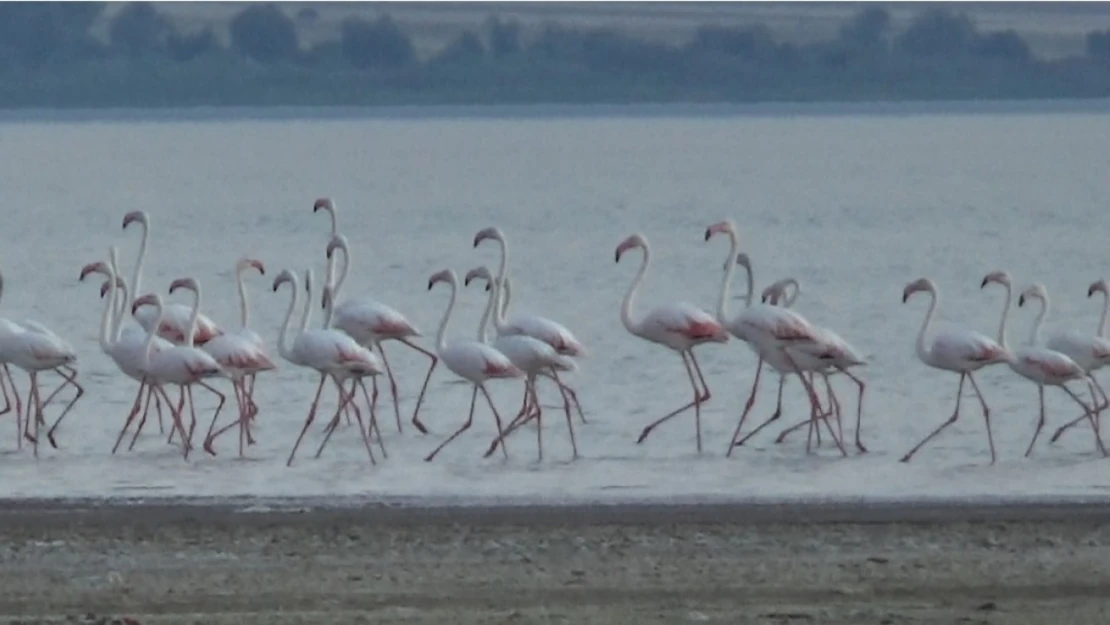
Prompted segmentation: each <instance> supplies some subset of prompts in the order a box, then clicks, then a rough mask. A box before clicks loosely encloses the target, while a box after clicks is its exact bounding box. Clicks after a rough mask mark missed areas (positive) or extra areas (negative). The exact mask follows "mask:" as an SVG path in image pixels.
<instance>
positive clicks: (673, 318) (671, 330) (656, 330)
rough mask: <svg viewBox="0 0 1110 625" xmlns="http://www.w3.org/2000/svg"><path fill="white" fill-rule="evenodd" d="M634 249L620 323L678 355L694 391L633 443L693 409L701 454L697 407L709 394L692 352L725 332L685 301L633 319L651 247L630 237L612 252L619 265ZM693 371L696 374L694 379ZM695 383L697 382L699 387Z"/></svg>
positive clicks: (719, 339) (724, 338)
mask: <svg viewBox="0 0 1110 625" xmlns="http://www.w3.org/2000/svg"><path fill="white" fill-rule="evenodd" d="M634 249H641V250H643V260H642V261H641V262H640V269H639V271H637V272H636V277H635V278H633V280H632V284H631V285H630V286H629V288H628V293H626V294H625V296H624V302H623V303H622V304H621V322H622V323H624V327H625V329H627V330H628V331H629V332H630V333H632V335H634V336H638V337H640V338H642V339H644V340H646V341H650V342H652V343H657V344H659V345H662V346H664V347H667V348H669V349H672V350H674V351H675V352H678V355H679V356H680V357H681V358H682V365H683V366H684V367H685V368H686V375H687V376H689V378H690V386H692V387H693V389H694V400H693V401H691V402H690V403H688V404H686V405H685V406H682V407H681V408H678V409H676V410H673V411H671V412H670V413H668V414H667V415H665V416H664V417H663V418H661V419H658V420H656V421H654V422H652V423H650V424H648V426H647V427H645V428H644V430H643V431H642V432H641V433H640V437H639V438H638V439H636V442H637V443H642V442H644V439H646V438H647V437H648V434H651V431H652V430H653V429H655V428H656V427H657V426H659V425H660V424H662V423H664V422H666V421H668V420H670V419H671V418H673V417H675V416H678V415H679V414H682V413H683V412H685V411H686V410H689V409H690V408H693V409H694V427H695V431H696V432H697V446H698V453H701V405H702V403H704V402H706V401H708V400H709V396H710V393H709V386H708V385H706V383H705V378H704V377H703V376H702V374H701V367H699V366H698V361H697V358H695V356H694V351H693V350H694V347H696V346H698V345H701V344H702V343H710V342H712V343H727V342H728V332H726V331H725V329H724V328H723V327H722V326H721V324H720V323H719V322H717V320H715V319H714V318H713V317H712V316H710V314H709V313H707V312H705V311H704V310H701V309H700V308H696V307H694V306H693V305H691V304H687V303H685V302H680V303H677V304H668V305H664V306H660V307H658V308H655V309H653V310H651V311H650V312H648V313H647V314H646V315H644V316H643V317H641V318H640V319H633V318H632V309H633V307H634V305H635V301H636V295H637V293H638V292H639V289H640V283H642V282H643V281H644V275H645V274H646V273H647V269H648V265H649V264H650V263H651V248H650V246H649V245H648V242H647V239H646V238H645V237H644V236H643V235H642V234H633V235H631V236H629V237H628V238H626V239H625V240H623V241H621V243H620V245H618V246H617V251H616V262H618V263H619V262H620V260H621V256H622V255H624V253H625V252H628V251H629V250H634ZM691 365H692V366H693V368H692V369H691ZM694 372H697V379H695V377H694ZM698 382H700V383H701V386H700V387H699V386H698ZM703 389H704V390H703Z"/></svg>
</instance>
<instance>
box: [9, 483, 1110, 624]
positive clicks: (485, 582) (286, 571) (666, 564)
mask: <svg viewBox="0 0 1110 625" xmlns="http://www.w3.org/2000/svg"><path fill="white" fill-rule="evenodd" d="M1108 519H1110V505H1104V504H1066V505H1055V506H1054V505H1044V504H1028V505H993V506H968V505H932V504H922V505H915V506H905V505H879V506H875V505H867V506H864V505H846V504H810V505H765V504H757V505H751V504H749V505H706V506H666V505H654V506H599V507H561V508H555V507H550V508H540V507H529V508H519V507H518V508H513V507H505V508H495V507H485V508H451V507H441V508H413V507H399V506H386V507H383V506H365V507H358V508H338V509H336V508H332V509H307V508H306V507H305V506H303V505H299V504H298V505H295V506H292V507H274V506H269V510H263V509H262V507H260V506H256V507H255V508H253V509H252V508H246V507H244V506H242V505H238V504H237V505H221V506H188V505H176V504H171V503H155V504H142V505H127V506H123V505H102V506H90V505H89V504H88V503H68V504H62V503H44V502H22V503H16V502H8V503H3V504H2V506H0V536H2V538H3V540H2V541H0V559H2V566H0V622H5V623H9V622H10V623H54V622H67V621H66V618H67V616H68V617H77V622H82V621H83V620H84V615H85V614H87V613H92V614H96V615H110V616H124V615H126V616H129V617H131V618H134V619H136V621H137V622H139V623H143V624H144V625H145V624H148V623H175V624H176V623H197V624H200V623H204V624H209V625H216V624H222V623H229V624H230V623H237V624H244V625H246V624H253V623H267V624H275V625H276V624H286V623H305V624H307V623H314V624H315V623H325V622H326V623H337V624H345V623H370V622H404V623H458V624H460V625H466V624H477V623H525V624H527V623H606V624H614V625H615V624H624V623H629V624H631V623H636V624H637V625H644V624H649V623H650V624H654V623H660V624H662V623H667V624H675V623H685V622H690V623H730V624H749V623H751V624H754V623H760V624H763V623H767V624H783V623H790V624H795V623H822V624H826V623H845V624H847V623H852V624H870V623H886V624H890V625H895V624H903V623H914V624H922V623H926V624H931V623H936V624H940V623H945V624H950V623H1006V624H1008V625H1024V624H1034V623H1036V624H1041V623H1057V622H1059V623H1065V622H1066V623H1069V624H1079V623H1099V624H1102V623H1106V622H1110V592H1108V590H1107V589H1110V524H1108V523H1106V521H1107V520H1108ZM68 622H73V621H72V620H70V621H68ZM90 622H95V621H90ZM108 622H110V621H108Z"/></svg>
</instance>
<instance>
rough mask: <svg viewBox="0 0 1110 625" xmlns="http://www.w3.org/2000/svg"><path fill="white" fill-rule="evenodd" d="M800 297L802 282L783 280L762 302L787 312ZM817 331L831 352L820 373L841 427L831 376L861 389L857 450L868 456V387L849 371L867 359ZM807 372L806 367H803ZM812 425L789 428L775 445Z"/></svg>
mask: <svg viewBox="0 0 1110 625" xmlns="http://www.w3.org/2000/svg"><path fill="white" fill-rule="evenodd" d="M790 286H793V287H794V290H793V293H791V294H789V296H788V295H787V288H788V287H790ZM800 293H801V287H800V286H799V285H798V281H797V280H796V279H794V278H783V279H781V280H778V281H776V282H773V283H771V284H770V285H769V286H767V288H765V289H764V290H763V293H762V295H761V301H763V302H764V303H770V304H773V305H776V306H782V307H783V308H790V307H791V306H793V305H794V302H795V301H796V300H797V299H798V295H799V294H800ZM780 302H781V303H780ZM817 329H818V330H819V331H820V332H821V334H822V336H823V338H824V340H825V343H826V344H827V345H828V346H829V347H830V348H831V349H830V350H829V351H828V352H827V357H826V358H824V359H820V362H821V364H822V365H824V369H818V370H817V372H818V373H820V374H821V375H822V377H823V378H824V380H825V388H826V390H828V396H829V404H830V407H831V408H833V409H834V410H835V412H836V420H837V424H838V426H839V424H840V402H839V401H838V400H837V398H836V393H835V392H833V388H832V385H831V384H830V383H829V376H831V375H834V374H835V373H837V372H840V373H843V374H844V375H846V376H847V377H848V378H850V379H851V380H852V381H853V382H854V383H855V384H856V386H857V387H858V388H859V395H858V397H857V399H856V449H857V450H859V452H860V453H861V454H862V453H867V447H865V446H864V445H863V441H862V440H861V437H860V432H861V427H860V424H861V423H862V421H863V393H864V390H865V389H866V385H865V384H864V382H863V380H861V379H859V378H858V377H856V376H855V375H854V374H853V373H852V372H850V371H848V369H849V368H850V367H858V366H862V365H865V364H867V361H866V359H864V357H863V355H862V354H860V353H859V351H857V350H856V348H854V347H852V345H851V344H850V343H848V341H846V340H844V338H843V337H841V336H840V335H839V334H837V333H836V332H834V331H832V330H831V329H829V328H825V327H818V328H817ZM795 357H796V359H798V360H805V359H806V355H805V354H796V355H795ZM803 368H805V367H804V366H803ZM809 383H810V386H812V385H813V373H812V370H811V373H810V379H809ZM811 423H812V421H809V420H806V421H802V422H801V423H797V424H795V425H793V426H790V427H788V428H786V429H785V430H783V431H782V432H780V433H779V435H778V438H776V439H775V442H776V443H781V442H783V441H784V440H786V437H787V436H788V435H789V434H790V433H791V432H794V431H795V430H798V429H801V428H803V427H805V426H807V425H810V424H811ZM840 437H841V439H843V437H844V435H843V430H841V433H840Z"/></svg>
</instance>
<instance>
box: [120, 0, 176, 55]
mask: <svg viewBox="0 0 1110 625" xmlns="http://www.w3.org/2000/svg"><path fill="white" fill-rule="evenodd" d="M170 32H171V28H170V23H169V20H167V19H166V17H165V16H164V15H162V14H161V13H159V12H158V9H156V8H154V5H153V4H152V3H150V2H129V3H127V5H125V6H124V7H123V8H122V9H120V11H119V13H116V16H115V17H114V18H112V23H111V24H110V25H109V26H108V38H109V40H110V41H111V42H112V46H114V47H116V48H119V49H120V50H122V51H124V52H126V53H127V54H129V55H131V56H134V57H138V56H143V55H146V54H150V53H152V52H157V51H161V50H163V49H164V48H165V45H166V39H167V38H168V37H169V35H170Z"/></svg>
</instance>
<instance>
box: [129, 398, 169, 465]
mask: <svg viewBox="0 0 1110 625" xmlns="http://www.w3.org/2000/svg"><path fill="white" fill-rule="evenodd" d="M139 391H140V392H142V389H141V388H140V389H139ZM151 399H153V400H154V410H155V412H157V413H158V425H159V427H158V433H159V434H165V433H166V430H165V428H163V427H162V399H161V397H159V396H158V393H156V392H154V389H153V388H152V387H151V386H150V384H149V382H148V383H147V387H146V404H145V407H144V408H143V416H142V418H140V419H139V424H138V425H137V426H135V434H134V436H132V437H131V443H130V444H128V445H127V451H131V450H132V449H134V448H135V443H136V442H137V441H138V440H139V434H141V433H142V431H143V425H145V424H146V418H147V416H148V415H149V414H150V401H151ZM167 408H171V410H172V407H171V406H167ZM170 429H171V430H172V429H173V426H172V425H171V426H170Z"/></svg>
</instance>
